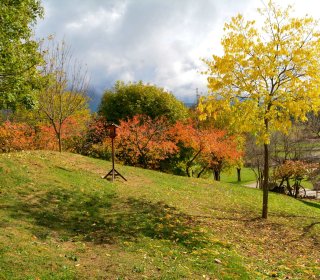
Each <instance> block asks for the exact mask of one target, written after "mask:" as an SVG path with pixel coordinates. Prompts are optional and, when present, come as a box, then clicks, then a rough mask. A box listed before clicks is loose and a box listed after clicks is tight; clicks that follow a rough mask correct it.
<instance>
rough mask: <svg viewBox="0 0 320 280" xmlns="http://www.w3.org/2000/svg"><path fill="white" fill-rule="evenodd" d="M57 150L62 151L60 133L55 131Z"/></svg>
mask: <svg viewBox="0 0 320 280" xmlns="http://www.w3.org/2000/svg"><path fill="white" fill-rule="evenodd" d="M57 138H58V147H59V152H60V153H61V152H62V143H61V133H60V132H59V133H57Z"/></svg>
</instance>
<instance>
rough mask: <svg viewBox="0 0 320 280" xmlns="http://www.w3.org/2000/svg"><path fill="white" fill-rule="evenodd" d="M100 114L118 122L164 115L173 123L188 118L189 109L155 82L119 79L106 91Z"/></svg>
mask: <svg viewBox="0 0 320 280" xmlns="http://www.w3.org/2000/svg"><path fill="white" fill-rule="evenodd" d="M99 113H100V114H101V115H102V116H104V117H105V118H106V119H107V120H109V121H112V122H116V123H119V121H120V120H128V119H131V118H133V117H134V116H135V115H146V116H149V117H151V118H152V119H156V118H159V117H166V118H167V120H169V121H171V122H175V121H177V120H180V119H184V118H186V117H187V114H188V110H187V108H186V107H185V106H184V104H183V103H182V102H181V101H179V100H178V99H177V98H176V97H175V96H174V95H173V94H172V93H170V92H167V91H165V90H164V89H163V88H160V87H157V86H155V85H150V84H144V83H142V82H141V81H140V82H138V83H127V84H125V83H124V82H121V81H118V82H116V84H115V85H114V87H113V88H112V89H110V90H106V91H105V93H104V95H103V97H102V100H101V104H100V106H99Z"/></svg>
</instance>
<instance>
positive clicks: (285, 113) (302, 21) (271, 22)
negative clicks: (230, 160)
mask: <svg viewBox="0 0 320 280" xmlns="http://www.w3.org/2000/svg"><path fill="white" fill-rule="evenodd" d="M290 11H291V7H288V8H287V9H281V8H280V7H278V6H276V5H275V4H274V3H273V2H272V1H270V2H269V3H268V4H267V5H266V6H265V8H263V9H259V10H258V12H259V13H260V17H261V18H263V19H264V24H263V25H262V26H261V27H257V26H256V24H255V21H247V20H245V19H244V18H243V16H242V15H238V16H236V17H234V18H232V20H231V22H229V23H227V24H225V28H224V31H225V35H224V37H223V38H222V41H221V44H222V46H223V49H224V54H223V55H222V56H217V55H213V57H212V60H207V61H206V64H207V66H208V71H207V72H206V74H207V75H208V88H209V91H210V96H209V97H208V98H207V99H206V102H204V103H203V104H200V109H201V110H202V112H203V115H202V117H203V118H205V117H206V116H207V115H208V114H209V115H210V114H212V113H213V112H218V111H217V108H220V109H222V110H225V111H229V112H230V115H231V116H233V120H232V121H233V122H236V123H237V125H238V129H239V130H241V131H249V132H252V133H253V134H254V135H255V136H257V138H258V141H259V142H260V143H261V144H262V145H263V146H264V184H263V207H262V217H263V218H267V216H268V181H269V144H270V135H271V133H272V132H273V131H282V132H286V131H287V130H288V128H289V127H290V125H291V122H292V120H294V119H297V120H301V121H305V120H306V115H307V113H308V112H311V111H318V110H319V108H320V98H319V97H320V95H319V88H320V76H319V70H320V59H319V50H320V33H319V32H318V31H317V22H316V21H314V20H313V19H312V18H310V17H308V16H306V17H304V18H292V17H290Z"/></svg>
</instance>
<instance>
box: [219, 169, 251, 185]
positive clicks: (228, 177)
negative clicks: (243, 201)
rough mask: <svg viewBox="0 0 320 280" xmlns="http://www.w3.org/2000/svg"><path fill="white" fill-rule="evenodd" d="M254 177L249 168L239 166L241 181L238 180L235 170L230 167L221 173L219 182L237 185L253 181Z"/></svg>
mask: <svg viewBox="0 0 320 280" xmlns="http://www.w3.org/2000/svg"><path fill="white" fill-rule="evenodd" d="M255 180H256V177H255V175H254V172H253V170H252V169H251V168H247V167H242V168H241V182H238V177H237V170H236V169H235V168H232V169H230V170H227V171H225V172H222V174H221V182H225V183H231V184H237V185H245V184H248V183H252V182H255Z"/></svg>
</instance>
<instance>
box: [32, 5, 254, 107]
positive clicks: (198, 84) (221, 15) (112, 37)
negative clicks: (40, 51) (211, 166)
mask: <svg viewBox="0 0 320 280" xmlns="http://www.w3.org/2000/svg"><path fill="white" fill-rule="evenodd" d="M248 1H249V0H241V1H234V0H233V1H232V0H228V1H218V0H200V1H194V0H183V1H182V0H109V1H106V0H104V1H101V0H90V1H84V0H82V1H79V0H77V1H76V0H44V1H43V5H44V7H45V10H46V16H45V19H44V20H43V21H40V22H39V24H38V27H37V29H36V35H37V37H46V36H48V35H50V34H55V35H56V37H58V38H60V39H61V38H63V37H64V38H65V40H66V41H67V42H68V43H69V44H70V45H71V46H72V48H73V50H74V54H75V56H77V58H79V59H80V60H81V61H83V62H84V63H86V64H87V66H88V69H89V72H90V74H91V83H92V87H93V88H94V89H95V90H94V92H95V94H96V95H101V94H102V92H103V90H104V89H106V88H109V87H111V86H112V85H113V84H114V82H115V81H116V80H119V79H120V80H125V81H138V80H143V81H144V82H149V83H152V84H156V85H158V86H161V87H164V88H166V89H168V90H170V91H172V92H173V93H174V94H175V95H176V96H177V97H178V98H180V99H183V100H186V101H188V102H190V101H192V100H194V99H195V92H196V88H199V91H205V90H206V89H205V88H206V80H205V77H203V76H201V75H200V73H199V72H200V71H201V70H202V69H201V68H203V67H204V65H203V64H202V62H201V61H200V58H201V57H206V56H208V55H209V54H210V53H213V52H214V51H215V50H217V49H218V47H217V44H218V42H219V38H220V34H221V31H222V27H223V22H224V21H225V20H226V19H227V18H228V17H230V15H234V14H235V13H236V11H238V10H239V7H240V6H245V5H246V4H247V2H248ZM215 47H216V49H215Z"/></svg>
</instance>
